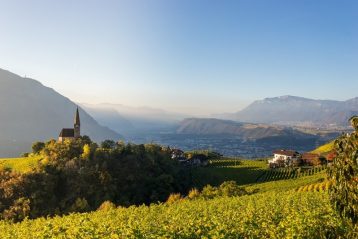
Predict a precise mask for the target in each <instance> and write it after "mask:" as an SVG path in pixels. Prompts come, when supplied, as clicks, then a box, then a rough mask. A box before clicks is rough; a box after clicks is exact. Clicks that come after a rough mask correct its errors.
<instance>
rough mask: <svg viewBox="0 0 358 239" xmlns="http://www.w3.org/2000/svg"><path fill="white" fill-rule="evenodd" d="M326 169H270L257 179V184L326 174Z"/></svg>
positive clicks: (323, 167)
mask: <svg viewBox="0 0 358 239" xmlns="http://www.w3.org/2000/svg"><path fill="white" fill-rule="evenodd" d="M326 169H327V167H326V166H317V167H307V168H304V167H297V168H278V169H269V170H266V171H265V172H264V173H263V174H262V175H261V176H260V177H259V178H257V182H267V181H275V180H283V179H293V178H299V177H304V176H311V175H314V174H317V173H321V172H325V171H326Z"/></svg>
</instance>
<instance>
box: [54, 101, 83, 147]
mask: <svg viewBox="0 0 358 239" xmlns="http://www.w3.org/2000/svg"><path fill="white" fill-rule="evenodd" d="M79 137H81V123H80V114H79V112H78V107H77V110H76V114H75V122H74V127H73V129H72V128H71V129H69V128H67V129H66V128H64V129H62V130H61V132H60V135H59V136H58V141H59V142H61V143H62V142H63V141H64V140H66V139H70V140H72V139H77V138H79Z"/></svg>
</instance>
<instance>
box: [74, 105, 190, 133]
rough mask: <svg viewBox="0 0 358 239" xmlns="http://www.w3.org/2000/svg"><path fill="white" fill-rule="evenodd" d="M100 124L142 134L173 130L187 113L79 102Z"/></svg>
mask: <svg viewBox="0 0 358 239" xmlns="http://www.w3.org/2000/svg"><path fill="white" fill-rule="evenodd" d="M81 106H82V107H83V108H84V109H85V110H86V111H87V112H89V113H90V114H91V115H92V116H93V117H94V118H95V119H96V120H97V121H98V122H99V123H100V124H102V125H106V126H108V127H110V128H111V129H113V130H115V131H117V132H120V133H121V134H124V135H125V136H129V135H133V134H143V133H148V132H151V133H152V132H161V131H168V130H173V129H175V127H176V126H177V124H178V123H179V122H180V121H181V120H183V119H184V118H186V117H188V115H184V114H179V113H173V112H168V111H165V110H162V109H156V108H150V107H131V106H125V105H120V104H108V103H107V104H105V103H102V104H95V105H94V104H81Z"/></svg>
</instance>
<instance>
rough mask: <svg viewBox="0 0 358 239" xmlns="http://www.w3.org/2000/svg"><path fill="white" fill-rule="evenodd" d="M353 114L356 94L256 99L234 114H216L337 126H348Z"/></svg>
mask: <svg viewBox="0 0 358 239" xmlns="http://www.w3.org/2000/svg"><path fill="white" fill-rule="evenodd" d="M356 114H358V97H357V98H353V99H350V100H346V101H335V100H313V99H307V98H303V97H297V96H280V97H274V98H266V99H263V100H258V101H255V102H253V103H252V104H250V105H249V106H248V107H246V108H245V109H243V110H241V111H239V112H237V113H233V114H222V115H217V117H219V118H223V119H231V120H235V121H240V122H250V123H265V124H279V125H291V126H292V125H295V126H307V127H337V126H338V127H340V126H348V125H349V123H348V119H349V118H350V117H351V116H352V115H356Z"/></svg>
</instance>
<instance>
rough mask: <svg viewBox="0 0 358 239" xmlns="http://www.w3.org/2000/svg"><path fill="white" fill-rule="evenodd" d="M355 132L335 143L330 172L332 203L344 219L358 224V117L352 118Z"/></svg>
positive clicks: (343, 136) (345, 135)
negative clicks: (334, 155)
mask: <svg viewBox="0 0 358 239" xmlns="http://www.w3.org/2000/svg"><path fill="white" fill-rule="evenodd" d="M350 121H351V124H352V126H353V128H354V129H355V132H353V133H351V134H344V135H342V136H341V137H340V138H338V139H337V140H336V141H335V143H334V151H335V154H336V157H335V158H334V159H333V164H332V166H331V167H330V169H329V171H328V175H329V178H330V179H331V180H332V181H333V185H332V187H331V190H330V197H331V201H332V203H333V204H334V206H335V208H336V209H337V210H338V212H339V213H340V215H341V216H342V217H345V218H348V219H349V220H350V221H351V222H353V223H354V224H356V223H358V165H357V164H358V116H354V117H352V118H351V120H350Z"/></svg>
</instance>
